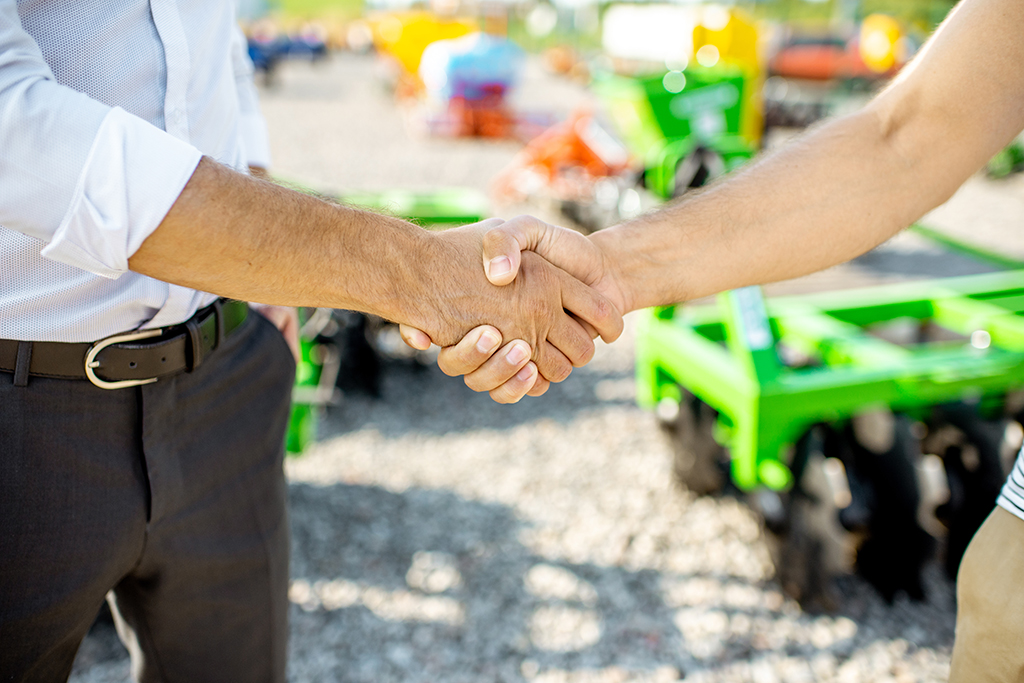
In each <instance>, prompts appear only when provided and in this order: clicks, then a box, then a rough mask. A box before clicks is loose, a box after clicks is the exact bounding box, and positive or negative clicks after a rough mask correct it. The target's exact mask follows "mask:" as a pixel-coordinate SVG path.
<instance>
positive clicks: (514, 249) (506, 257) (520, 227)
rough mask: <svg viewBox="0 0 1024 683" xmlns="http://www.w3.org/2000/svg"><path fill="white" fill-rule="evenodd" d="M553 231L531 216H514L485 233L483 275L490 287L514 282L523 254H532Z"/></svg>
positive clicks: (551, 227)
mask: <svg viewBox="0 0 1024 683" xmlns="http://www.w3.org/2000/svg"><path fill="white" fill-rule="evenodd" d="M553 230H556V228H555V227H554V226H552V225H548V224H547V223H545V222H544V221H542V220H539V219H537V218H534V217H533V216H517V217H516V218H513V219H511V220H509V221H505V222H504V223H502V224H501V225H499V226H498V227H496V228H494V229H492V230H488V231H487V233H485V234H484V244H483V252H484V272H485V273H486V274H487V279H488V280H490V281H491V284H492V285H498V286H502V285H507V284H509V283H510V282H512V281H513V280H515V279H516V275H517V274H518V273H519V265H520V263H522V252H524V251H535V250H536V249H537V247H538V245H540V244H541V243H542V242H543V241H544V240H545V238H546V237H547V236H548V233H549V231H553Z"/></svg>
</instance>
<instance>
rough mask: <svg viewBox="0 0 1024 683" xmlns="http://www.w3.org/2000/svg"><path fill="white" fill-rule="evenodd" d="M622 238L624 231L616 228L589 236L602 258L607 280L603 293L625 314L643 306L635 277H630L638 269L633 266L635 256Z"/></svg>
mask: <svg viewBox="0 0 1024 683" xmlns="http://www.w3.org/2000/svg"><path fill="white" fill-rule="evenodd" d="M622 238H623V235H622V231H621V230H619V229H617V228H608V229H606V230H599V231H598V232H595V233H593V234H592V235H590V236H589V239H590V242H591V244H593V245H594V247H595V249H596V250H597V253H598V255H599V257H600V259H601V270H602V273H603V279H604V281H605V282H607V286H606V287H602V288H601V289H602V290H603V291H602V293H603V294H605V296H608V297H609V298H611V299H612V301H613V302H614V303H615V305H616V306H619V307H620V313H622V314H623V315H625V314H626V313H629V312H630V311H634V310H636V309H637V308H641V307H642V305H639V304H638V303H637V289H636V287H635V278H634V277H631V274H632V273H634V272H635V271H636V269H635V268H634V267H633V261H634V260H635V256H634V255H633V254H632V253H631V252H630V251H629V247H630V245H629V242H628V240H623V239H622ZM605 290H606V291H605Z"/></svg>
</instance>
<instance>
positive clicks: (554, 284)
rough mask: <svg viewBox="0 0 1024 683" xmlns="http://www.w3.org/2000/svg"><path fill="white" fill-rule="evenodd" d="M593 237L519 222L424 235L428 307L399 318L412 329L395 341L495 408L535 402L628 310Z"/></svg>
mask: <svg viewBox="0 0 1024 683" xmlns="http://www.w3.org/2000/svg"><path fill="white" fill-rule="evenodd" d="M599 235H600V233H598V235H595V236H592V237H591V238H587V237H584V236H583V235H581V234H579V233H577V232H574V231H572V230H567V229H565V228H558V227H555V226H552V225H548V224H546V223H544V222H543V221H540V220H538V219H535V218H532V217H529V216H520V217H518V218H514V219H512V220H509V221H502V220H500V219H488V220H485V221H482V222H480V223H475V224H473V225H467V226H464V227H462V228H458V229H454V230H448V231H445V232H441V233H432V235H431V236H432V237H433V238H436V239H435V246H436V248H437V249H436V251H435V250H432V252H431V255H430V257H428V258H427V261H428V262H433V263H435V264H439V266H438V268H437V270H441V271H443V272H440V273H439V272H432V273H427V274H426V275H425V277H426V278H427V280H428V282H430V283H431V284H432V286H431V287H430V288H429V289H427V290H425V292H424V293H425V295H426V296H425V297H424V299H425V298H426V297H430V298H431V299H432V300H431V301H429V302H427V301H425V300H424V301H423V303H422V305H420V306H419V307H418V308H417V310H416V311H415V313H413V314H412V315H409V316H401V317H400V318H399V319H406V320H413V321H415V322H413V323H412V324H402V325H401V333H402V338H403V339H404V340H405V342H406V343H407V344H408V345H409V346H411V347H413V348H416V349H421V350H424V349H427V348H429V347H430V345H431V343H435V344H438V345H439V346H441V347H442V350H441V352H440V355H439V356H438V361H437V362H438V365H439V366H440V368H441V370H442V371H443V372H444V373H445V374H448V375H451V376H458V375H465V382H466V385H467V386H469V387H470V388H471V389H473V390H474V391H488V392H490V395H491V398H493V399H494V400H495V401H497V402H499V403H515V402H517V401H519V400H520V399H521V398H523V396H526V395H529V396H539V395H541V394H543V393H544V392H545V391H547V389H548V387H549V385H550V383H551V382H561V381H562V380H564V379H565V378H567V377H568V376H569V374H570V373H571V372H572V369H573V368H574V367H580V366H583V365H586V364H587V363H588V362H589V361H590V360H591V358H593V356H594V342H593V340H594V339H595V338H596V337H597V336H598V335H600V336H601V338H602V339H604V340H605V341H606V342H611V341H614V340H615V339H617V338H618V337H619V335H620V334H621V333H622V328H623V322H622V315H623V313H625V312H628V311H629V310H632V309H633V307H634V306H633V301H632V299H631V298H630V297H629V296H628V293H627V291H626V289H625V288H624V287H623V283H622V281H621V280H622V275H621V273H620V272H618V270H617V269H616V264H615V263H614V262H613V261H612V260H611V259H609V258H608V252H607V251H606V250H605V249H604V248H603V245H602V244H601V241H600V240H599V239H594V238H595V237H599ZM481 255H482V258H481ZM431 293H432V297H431Z"/></svg>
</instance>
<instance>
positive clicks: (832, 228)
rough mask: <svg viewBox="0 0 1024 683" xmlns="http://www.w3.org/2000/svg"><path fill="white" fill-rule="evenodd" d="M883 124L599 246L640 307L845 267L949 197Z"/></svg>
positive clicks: (804, 148) (814, 146)
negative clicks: (928, 181)
mask: <svg viewBox="0 0 1024 683" xmlns="http://www.w3.org/2000/svg"><path fill="white" fill-rule="evenodd" d="M881 125H882V124H881V122H880V121H879V119H878V117H877V116H875V115H874V114H873V113H872V112H870V111H868V112H861V113H858V114H855V115H852V116H850V117H847V118H844V119H841V120H837V121H833V122H831V123H829V124H827V125H825V126H822V127H821V128H818V129H817V130H814V131H811V132H810V133H808V134H807V135H805V136H804V137H803V138H802V139H800V140H798V141H795V142H793V143H792V144H790V145H789V146H788V147H787V148H785V149H783V150H781V151H780V152H778V153H776V154H774V155H771V156H769V157H767V158H765V159H763V160H761V161H759V162H757V163H756V164H754V165H753V166H752V167H751V168H749V169H747V170H745V171H743V172H741V173H738V174H736V175H735V176H733V177H731V178H729V179H728V180H726V181H724V182H721V183H720V184H718V185H715V186H712V187H710V188H708V189H707V190H705V191H704V192H702V193H699V194H697V195H695V196H693V197H692V198H687V199H684V200H683V201H682V202H680V203H678V204H676V205H673V206H670V207H668V208H666V209H663V210H661V211H658V212H655V213H653V214H651V215H648V216H644V217H641V218H639V219H637V220H635V221H632V222H629V223H626V224H623V225H621V226H617V227H616V228H613V229H611V230H607V231H603V232H599V233H597V234H595V235H594V236H593V238H592V239H593V240H594V241H595V242H596V243H598V244H599V245H600V246H601V247H602V251H604V252H605V253H607V254H614V255H615V256H614V257H612V258H613V259H614V260H615V266H614V270H616V271H617V272H618V273H619V279H620V282H621V284H622V287H623V290H624V292H626V293H627V298H628V299H631V303H630V304H629V306H630V308H632V309H635V308H642V307H645V306H651V305H658V304H667V303H672V302H676V301H685V300H689V299H694V298H698V297H701V296H705V295H708V294H712V293H714V292H718V291H722V290H724V289H732V288H735V287H741V286H744V285H749V284H755V283H764V282H772V281H775V280H780V279H786V278H791V277H796V276H799V275H804V274H806V273H811V272H814V271H817V270H820V269H822V268H826V267H828V266H831V265H834V264H837V263H841V262H843V261H846V260H848V259H850V258H852V257H854V256H856V255H858V254H861V253H863V252H865V251H867V250H869V249H871V248H872V247H874V246H876V245H877V244H879V243H881V242H883V241H885V240H886V239H888V238H889V237H891V236H892V235H893V234H894V233H896V232H897V231H898V230H900V229H901V228H903V227H905V226H906V225H908V224H909V223H910V222H911V221H913V220H914V219H915V218H916V217H917V216H919V215H921V214H922V213H924V212H925V211H927V210H928V209H929V208H931V207H932V206H934V205H937V204H938V203H940V202H941V201H943V200H944V199H945V196H946V193H947V192H948V191H952V190H951V189H947V188H944V189H943V190H939V189H932V190H930V191H929V190H923V188H922V187H921V184H920V183H919V182H918V177H917V175H916V174H915V173H914V169H913V168H912V163H911V162H908V161H907V160H906V159H905V158H904V157H902V156H901V155H899V154H898V153H896V152H895V150H893V149H892V148H891V145H890V144H889V143H888V142H887V141H886V139H885V136H884V135H883V133H882V131H881ZM953 187H955V185H953Z"/></svg>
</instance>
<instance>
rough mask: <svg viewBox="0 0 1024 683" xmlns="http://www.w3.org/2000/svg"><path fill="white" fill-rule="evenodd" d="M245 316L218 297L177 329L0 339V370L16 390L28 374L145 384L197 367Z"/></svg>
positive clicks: (116, 385)
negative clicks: (74, 338)
mask: <svg viewBox="0 0 1024 683" xmlns="http://www.w3.org/2000/svg"><path fill="white" fill-rule="evenodd" d="M248 313H249V305H248V304H247V303H245V302H243V301H230V300H225V299H218V300H217V301H215V302H214V303H213V304H211V305H209V306H207V307H206V308H203V309H201V310H199V311H197V312H196V314H195V315H194V316H192V317H191V318H190V319H189V320H187V321H185V322H183V323H181V324H180V325H174V326H172V327H165V328H162V329H155V330H137V331H135V332H125V333H124V334H117V335H114V336H112V337H107V338H106V339H101V340H99V341H97V342H94V343H92V344H90V343H80V344H66V343H61V342H23V341H14V340H10V339H0V372H10V373H14V384H16V385H18V386H25V385H27V384H28V378H29V377H30V376H36V377H50V378H56V379H84V380H89V381H90V382H92V383H93V384H95V385H96V386H98V387H100V388H101V389H121V388H124V387H132V386H139V385H140V384H149V383H151V382H155V381H157V380H158V379H160V378H162V377H168V376H170V375H176V374H178V373H180V372H191V371H192V370H195V369H196V368H198V367H199V366H200V365H201V364H202V362H203V358H205V357H206V356H207V355H208V354H209V353H210V352H211V351H213V350H214V349H216V348H217V347H218V346H220V343H221V341H222V340H224V339H226V338H227V337H228V335H230V334H231V333H232V332H234V331H235V330H237V329H238V328H239V327H241V326H242V323H243V322H245V319H246V316H247V315H248Z"/></svg>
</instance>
